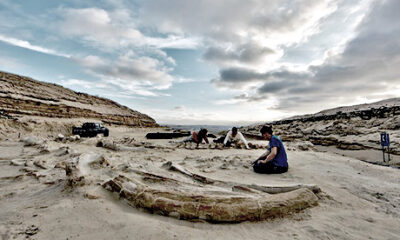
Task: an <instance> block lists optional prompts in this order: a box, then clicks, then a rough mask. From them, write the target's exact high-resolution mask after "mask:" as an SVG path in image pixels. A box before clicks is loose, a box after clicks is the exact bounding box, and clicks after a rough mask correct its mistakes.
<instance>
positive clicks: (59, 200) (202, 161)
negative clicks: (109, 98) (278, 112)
mask: <svg viewBox="0 0 400 240" xmlns="http://www.w3.org/2000/svg"><path fill="white" fill-rule="evenodd" d="M148 131H161V129H139V128H123V127H120V128H112V129H111V135H110V137H109V138H107V141H108V142H111V143H112V141H114V142H115V143H117V145H116V146H118V148H117V151H115V150H111V149H109V148H104V147H96V143H97V142H98V141H101V140H103V139H104V138H102V137H98V138H92V139H81V140H75V141H65V142H63V141H55V139H56V136H57V134H56V133H54V135H53V136H49V134H44V135H40V134H38V136H37V137H36V141H38V142H40V141H44V142H43V143H40V144H39V145H37V146H24V145H25V144H26V142H25V143H24V142H23V141H20V139H18V138H17V136H13V137H10V138H9V139H3V140H2V141H1V142H0V153H1V155H0V190H1V191H0V238H1V239H26V238H31V239H269V238H273V239H276V238H279V239H399V236H400V230H399V229H400V211H399V208H400V178H399V169H396V168H392V167H385V166H379V165H374V164H370V163H366V162H363V161H360V160H358V159H356V158H354V157H350V156H341V155H339V154H337V153H333V152H330V151H327V152H320V151H313V150H309V151H301V150H299V149H298V145H296V144H292V143H285V144H286V146H287V148H288V158H289V165H290V169H289V171H288V172H287V173H284V174H281V175H261V174H256V173H254V172H253V171H252V169H251V167H250V163H251V162H252V161H253V160H254V159H256V158H257V157H258V156H259V155H261V154H262V153H263V151H264V150H262V149H256V150H246V149H223V150H219V149H208V148H206V146H205V145H202V146H201V147H200V149H185V148H176V147H175V146H176V145H175V144H174V143H170V142H169V140H151V141H150V140H146V139H145V138H144V136H145V134H146V133H147V132H148ZM24 137H27V136H26V135H24V134H23V135H22V136H21V139H22V138H24ZM133 139H134V140H133ZM31 140H32V139H31ZM252 142H253V143H257V144H260V145H266V144H267V142H264V141H252ZM74 159H75V160H76V159H81V160H80V163H81V166H80V168H81V172H82V173H83V174H84V175H85V181H84V182H83V183H82V186H79V182H78V184H77V186H74V187H66V183H67V176H66V172H65V170H64V169H63V168H54V166H55V165H56V164H57V163H61V162H71V161H75V160H74ZM82 159H86V160H82ZM102 159H105V160H106V161H107V162H108V164H109V166H113V168H112V167H109V166H106V165H107V163H105V162H104V161H103V160H102ZM91 161H94V165H90V164H91V163H90V162H91ZM168 161H171V162H172V163H173V164H177V165H179V166H182V167H184V168H185V169H187V170H188V171H190V172H193V173H196V174H199V175H202V176H205V177H207V178H210V179H215V180H220V181H224V182H236V183H240V184H257V185H268V186H286V185H293V184H316V185H318V187H320V188H321V190H322V193H321V194H320V195H319V200H318V205H317V206H313V207H309V208H306V209H304V210H302V211H300V212H296V213H291V214H287V215H284V216H281V217H275V218H271V219H267V220H263V221H252V222H249V221H244V222H241V223H222V224H221V223H219V224H215V223H210V222H207V221H187V220H179V219H176V218H173V217H168V216H161V215H159V214H157V213H149V212H148V211H144V210H142V209H138V208H135V207H132V206H130V205H129V204H128V202H127V201H126V200H124V199H123V198H121V199H120V198H119V197H118V196H117V195H116V194H115V193H111V192H110V191H107V190H106V189H104V188H103V187H102V186H101V183H103V182H104V181H106V180H107V179H112V178H113V177H114V176H115V174H119V173H123V174H126V172H124V169H126V168H132V169H137V170H140V171H145V172H151V173H154V174H160V175H163V176H164V175H167V174H168V177H171V178H174V179H178V180H180V181H182V182H185V183H187V184H197V183H196V182H195V181H194V180H193V181H191V180H190V179H188V178H186V177H184V176H182V175H181V174H179V173H175V172H168V171H166V170H165V169H163V168H162V165H163V164H165V163H166V162H168ZM88 166H90V167H88ZM59 167H62V166H59ZM188 186H189V185H188ZM191 189H195V188H190V187H188V191H189V192H190V191H191ZM205 189H207V187H205Z"/></svg>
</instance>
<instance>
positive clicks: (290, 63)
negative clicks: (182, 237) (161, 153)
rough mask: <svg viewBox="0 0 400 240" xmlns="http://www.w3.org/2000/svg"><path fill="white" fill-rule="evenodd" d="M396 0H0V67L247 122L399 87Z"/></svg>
mask: <svg viewBox="0 0 400 240" xmlns="http://www.w3.org/2000/svg"><path fill="white" fill-rule="evenodd" d="M399 12H400V1H398V0H247V1H243V0H229V1H228V0H218V1H215V0H86V1H78V0H69V1H61V0H60V1H54V0H40V1H39V0H30V1H26V0H0V70H2V71H7V72H11V73H16V74H21V75H24V76H29V77H32V78H34V79H37V80H40V81H45V82H51V83H56V84H60V85H62V86H64V87H67V88H70V89H72V90H75V91H79V92H86V93H89V94H92V95H96V96H101V97H106V98H109V99H112V100H114V101H117V102H119V103H121V104H123V105H125V106H128V107H130V108H132V109H134V110H137V111H140V112H142V113H145V114H148V115H149V116H151V117H152V118H154V119H155V120H156V121H157V122H158V123H160V124H212V125H246V124H251V123H257V122H266V121H272V120H278V119H282V118H285V117H290V116H293V115H298V114H306V113H315V112H318V111H321V110H324V109H328V108H333V107H338V106H345V105H353V104H360V103H369V102H374V101H378V100H382V99H386V98H392V97H399V95H400V68H399V66H400V14H399Z"/></svg>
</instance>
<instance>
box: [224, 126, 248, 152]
mask: <svg viewBox="0 0 400 240" xmlns="http://www.w3.org/2000/svg"><path fill="white" fill-rule="evenodd" d="M240 142H242V143H243V144H244V145H245V146H246V148H247V149H249V145H248V144H247V141H246V139H245V138H244V137H243V134H242V133H241V132H239V131H238V129H237V128H236V127H233V128H232V130H230V131H229V132H228V134H226V137H225V140H224V145H225V146H226V147H230V146H231V145H232V144H237V143H240Z"/></svg>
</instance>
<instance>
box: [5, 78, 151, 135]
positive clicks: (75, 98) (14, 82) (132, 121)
mask: <svg viewBox="0 0 400 240" xmlns="http://www.w3.org/2000/svg"><path fill="white" fill-rule="evenodd" d="M21 116H39V117H46V118H67V119H68V118H69V119H71V118H85V119H97V120H98V121H102V122H104V123H108V124H116V125H125V126H139V127H154V126H157V124H156V122H155V121H154V119H152V118H151V117H149V116H147V115H145V114H142V113H140V112H138V111H134V110H131V109H129V108H128V107H125V106H122V105H120V104H118V103H116V102H114V101H111V100H108V99H105V98H101V97H97V96H91V95H89V94H85V93H79V92H75V91H72V90H70V89H66V88H64V87H61V86H59V85H56V84H51V83H45V82H40V81H36V80H33V79H31V78H28V77H23V76H19V75H16V74H11V73H6V72H0V118H3V119H17V118H19V117H21Z"/></svg>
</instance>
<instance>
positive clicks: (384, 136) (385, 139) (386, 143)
mask: <svg viewBox="0 0 400 240" xmlns="http://www.w3.org/2000/svg"><path fill="white" fill-rule="evenodd" d="M381 146H382V153H383V162H386V160H385V150H386V149H387V153H388V162H389V161H390V139H389V134H388V133H386V132H381Z"/></svg>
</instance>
